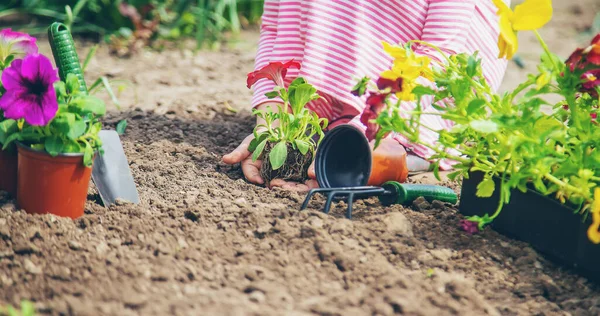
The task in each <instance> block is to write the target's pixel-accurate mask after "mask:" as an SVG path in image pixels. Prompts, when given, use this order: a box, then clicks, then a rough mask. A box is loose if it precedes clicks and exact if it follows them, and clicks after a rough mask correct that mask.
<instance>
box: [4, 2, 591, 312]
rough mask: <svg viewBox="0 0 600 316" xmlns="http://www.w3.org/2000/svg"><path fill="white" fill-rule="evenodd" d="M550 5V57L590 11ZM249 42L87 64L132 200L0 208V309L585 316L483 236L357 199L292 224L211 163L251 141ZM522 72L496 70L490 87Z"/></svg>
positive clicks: (568, 289)
mask: <svg viewBox="0 0 600 316" xmlns="http://www.w3.org/2000/svg"><path fill="white" fill-rule="evenodd" d="M554 2H555V6H556V7H557V8H556V18H555V20H554V22H553V24H551V25H550V26H549V27H548V28H546V29H545V30H544V32H543V33H544V34H547V38H549V39H550V41H549V42H550V45H551V47H554V48H557V49H558V50H559V52H560V53H561V56H564V55H565V54H568V50H570V48H574V47H575V46H576V45H577V44H578V43H577V42H576V41H575V39H576V37H575V34H576V32H577V31H581V30H582V29H583V28H584V27H585V26H586V25H589V24H590V23H591V21H592V19H593V15H592V14H593V13H594V12H596V11H598V8H599V3H598V2H597V1H596V2H592V1H570V2H569V1H562V0H561V1H560V2H559V1H554ZM567 3H568V4H567ZM573 23H574V24H573ZM528 36H529V35H525V36H524V39H522V45H521V52H523V53H522V56H523V58H524V60H525V61H526V63H527V65H526V67H527V69H534V67H535V55H534V54H532V56H533V57H530V56H529V55H528V54H529V53H531V52H532V51H535V50H534V49H533V48H530V47H532V45H533V44H532V43H531V38H529V37H528ZM256 39H257V38H256V33H255V32H254V33H252V32H251V33H248V34H245V35H244V41H241V42H239V43H238V44H236V45H235V47H233V48H228V49H223V50H222V51H218V52H201V53H198V54H192V53H191V52H190V51H188V50H185V49H183V50H173V49H170V50H167V51H164V52H160V53H159V52H142V53H141V54H139V55H138V56H136V57H134V58H131V59H116V58H112V57H110V56H109V55H108V54H107V52H106V50H105V48H101V49H100V50H99V55H98V56H97V58H95V59H94V60H93V61H92V63H91V64H90V68H89V71H88V73H87V74H86V76H87V78H88V80H91V79H92V78H94V77H95V76H98V75H106V76H109V77H110V78H115V79H125V80H128V81H129V84H130V86H129V87H128V88H127V89H125V90H124V91H123V92H122V93H121V96H120V98H121V101H122V105H121V106H122V108H121V109H120V110H119V109H113V110H111V114H110V115H109V117H108V118H107V120H106V126H107V128H114V127H115V126H116V124H117V123H118V122H119V121H120V120H122V119H127V121H128V124H129V126H128V128H127V130H126V133H125V135H123V137H122V138H123V144H124V147H125V152H126V153H127V156H128V159H129V162H130V166H131V169H132V171H133V175H134V178H135V180H136V183H137V185H138V190H139V192H140V197H141V201H142V202H141V204H139V205H130V204H127V203H119V205H116V206H113V207H110V208H104V207H102V206H101V205H100V198H99V196H98V194H97V192H96V191H95V188H94V187H93V185H92V186H90V193H89V199H88V203H87V206H86V214H85V215H84V216H83V217H81V218H80V219H77V220H70V219H66V218H57V217H54V216H51V215H44V216H39V215H28V214H26V213H24V212H23V211H20V210H18V209H17V207H16V206H15V204H14V203H15V202H14V201H13V200H11V199H9V198H8V196H7V195H5V194H4V195H2V193H0V304H13V305H18V304H19V303H20V301H21V300H31V301H33V302H34V304H35V306H36V308H37V310H38V311H39V313H41V314H52V315H171V314H172V315H216V314H219V315H309V314H318V315H392V314H406V315H599V314H600V289H599V288H598V287H597V286H595V285H593V284H592V283H590V282H589V281H587V280H586V279H585V278H582V277H579V276H577V275H576V274H574V273H572V272H571V271H567V270H564V269H562V268H561V267H559V266H556V265H554V264H552V263H551V262H549V261H547V260H546V259H545V258H544V257H543V256H542V255H540V254H538V253H537V252H536V251H535V250H533V249H532V248H530V247H529V246H527V245H526V244H524V243H520V242H516V241H513V240H511V239H508V238H506V237H503V236H502V235H499V234H498V233H496V232H494V231H493V230H492V229H489V228H488V229H486V230H485V231H484V232H483V233H481V234H478V235H475V236H470V235H467V234H466V233H464V232H462V231H460V230H459V229H458V221H459V220H460V219H461V216H460V215H459V214H458V213H457V211H456V209H455V208H453V207H450V206H447V205H443V204H441V203H437V202H434V203H432V204H430V203H427V202H424V201H418V202H417V203H415V204H414V205H413V206H411V207H401V206H392V207H382V206H381V205H380V204H379V203H378V202H377V200H376V199H370V200H364V201H358V202H357V203H356V207H355V216H354V218H353V220H348V219H345V218H344V217H343V210H344V206H345V205H344V203H343V202H342V203H340V204H339V205H337V206H336V208H335V209H334V211H333V212H332V215H324V214H323V213H321V212H319V211H318V210H319V208H321V207H322V203H323V199H322V198H317V199H316V200H315V201H314V202H312V203H311V204H310V206H311V207H310V208H311V209H310V210H307V211H299V208H300V204H301V202H302V200H303V198H304V195H303V194H300V193H296V192H287V191H281V190H269V189H266V188H262V187H258V186H254V185H251V184H248V183H246V182H245V180H244V179H243V177H242V174H241V170H240V168H239V166H233V167H231V166H227V165H225V164H223V163H222V162H221V156H222V155H223V154H224V153H227V152H228V151H230V150H231V149H233V148H234V147H235V146H236V145H237V144H238V143H239V142H240V141H241V140H242V139H243V138H244V137H245V136H246V135H247V134H248V133H250V131H251V130H252V118H251V116H250V114H249V112H248V111H247V110H244V108H247V106H248V104H249V100H250V92H249V91H248V90H247V89H246V87H245V78H244V76H245V73H246V72H248V71H250V70H251V69H252V63H253V57H254V56H253V55H254V50H255V42H256ZM563 39H564V40H563ZM564 47H569V49H566V48H564ZM44 49H45V50H46V51H48V50H47V47H45V48H44ZM85 50H86V49H85V48H82V51H83V52H85ZM564 57H566V56H564ZM527 69H526V70H527ZM525 73H526V71H525V70H519V69H517V68H516V67H515V66H514V65H511V66H510V70H509V74H508V75H507V85H506V86H505V87H510V85H511V84H514V82H515V80H520V79H521V78H523V77H524V75H525ZM238 110H239V111H238ZM40 176H42V175H40ZM415 181H420V182H429V181H431V176H430V175H426V176H425V177H421V178H420V179H418V180H415ZM452 186H453V188H455V189H457V190H459V187H458V186H457V185H452Z"/></svg>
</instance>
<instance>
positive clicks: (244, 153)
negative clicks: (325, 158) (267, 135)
mask: <svg viewBox="0 0 600 316" xmlns="http://www.w3.org/2000/svg"><path fill="white" fill-rule="evenodd" d="M277 105H278V104H277V103H265V104H263V105H261V106H259V107H258V109H259V110H264V109H266V108H267V107H269V106H275V107H276V106H277ZM263 123H264V121H262V119H260V118H257V121H256V124H257V125H259V124H263ZM275 124H277V122H275ZM253 139H254V135H253V134H250V135H248V136H247V137H246V138H244V140H243V141H242V143H241V144H240V145H239V146H238V147H237V148H236V149H234V150H233V151H232V152H231V153H229V154H227V155H225V156H223V162H224V163H226V164H228V165H234V164H236V163H241V165H242V172H243V173H244V177H246V180H248V181H249V182H251V183H254V184H264V183H265V180H264V179H263V178H262V177H261V176H260V168H261V166H262V161H261V160H257V161H255V162H253V161H252V153H251V152H250V151H248V146H249V145H250V142H251V141H252V140H253ZM308 177H309V178H310V179H309V180H308V181H306V182H305V183H298V182H290V181H284V180H281V179H273V180H271V182H270V183H267V186H268V187H270V188H273V187H280V188H282V189H285V190H294V191H308V190H310V189H312V188H317V187H318V186H319V185H318V184H317V181H316V180H315V179H316V176H315V166H314V162H313V163H312V164H311V165H310V167H309V169H308Z"/></svg>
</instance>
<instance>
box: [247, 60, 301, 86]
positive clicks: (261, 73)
mask: <svg viewBox="0 0 600 316" xmlns="http://www.w3.org/2000/svg"><path fill="white" fill-rule="evenodd" d="M292 67H294V68H297V69H300V63H299V62H297V61H294V60H293V59H292V60H290V61H288V62H286V63H281V62H271V63H269V64H268V65H266V66H264V67H263V68H261V69H259V70H256V71H253V72H251V73H249V74H248V80H247V81H246V84H247V86H248V89H250V88H251V87H252V86H253V85H254V84H255V83H256V82H257V81H258V80H260V79H269V80H272V81H273V82H275V84H276V85H278V86H280V87H284V82H283V79H285V75H286V74H287V71H288V69H289V68H292Z"/></svg>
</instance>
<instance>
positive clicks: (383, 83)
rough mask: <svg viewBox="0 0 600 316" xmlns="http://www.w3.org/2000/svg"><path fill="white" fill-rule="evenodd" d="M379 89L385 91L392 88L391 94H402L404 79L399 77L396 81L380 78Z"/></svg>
mask: <svg viewBox="0 0 600 316" xmlns="http://www.w3.org/2000/svg"><path fill="white" fill-rule="evenodd" d="M377 88H379V90H385V89H387V88H390V89H391V91H390V93H396V92H401V91H402V77H398V79H396V80H392V79H386V78H379V79H378V80H377Z"/></svg>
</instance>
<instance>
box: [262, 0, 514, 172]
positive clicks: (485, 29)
mask: <svg viewBox="0 0 600 316" xmlns="http://www.w3.org/2000/svg"><path fill="white" fill-rule="evenodd" d="M504 1H505V2H507V4H509V5H510V0H504ZM496 12H497V8H496V6H495V5H494V4H493V2H492V0H265V3H264V13H263V16H262V25H261V35H260V41H259V45H258V52H257V55H256V61H255V69H260V68H262V67H264V66H265V65H267V64H268V63H269V62H274V61H281V62H285V61H288V60H290V59H292V58H293V59H295V60H296V61H299V62H300V63H301V65H302V67H301V69H300V70H296V69H290V70H289V71H288V75H287V77H288V78H289V79H288V82H287V83H289V80H291V79H293V78H295V77H297V76H302V77H304V78H305V79H306V80H307V81H308V82H309V83H311V84H312V85H314V86H315V87H316V88H317V89H318V90H319V91H320V93H321V94H322V95H323V96H324V98H323V99H320V100H317V101H315V102H313V103H311V104H310V105H309V108H310V109H312V110H314V111H315V112H316V113H317V114H318V115H319V116H320V117H325V118H327V119H329V120H335V119H338V118H340V117H350V118H352V117H353V118H354V119H352V121H351V122H350V124H353V125H355V126H357V127H359V128H361V129H363V130H364V129H365V128H366V127H365V126H364V125H362V124H361V123H360V120H359V118H360V114H361V113H362V112H363V110H364V108H365V99H364V97H362V98H360V97H356V96H353V95H352V94H351V93H350V91H351V90H352V87H353V86H354V85H355V84H356V83H357V82H358V80H359V79H360V78H362V77H364V76H369V77H371V78H373V79H376V78H378V77H379V74H380V73H381V72H382V71H384V70H386V69H389V67H390V66H391V63H392V59H391V57H390V56H388V55H387V54H386V53H385V52H384V51H383V47H382V41H386V42H388V43H392V44H398V43H400V44H402V43H405V42H407V41H409V40H414V39H419V40H423V41H427V42H429V43H432V44H434V45H436V46H437V47H439V48H441V49H442V50H443V51H444V52H447V53H449V54H452V53H462V52H467V53H474V52H475V51H479V56H480V57H481V58H482V67H483V72H484V75H485V77H486V79H487V80H488V82H489V84H490V85H491V87H492V88H493V89H494V90H497V89H498V88H499V86H500V83H501V81H502V79H503V77H504V73H505V71H506V66H507V61H506V60H504V59H498V57H497V56H498V54H499V50H498V45H497V42H498V34H499V24H498V17H497V15H496ZM416 53H418V54H422V55H427V56H430V57H432V58H435V59H438V60H439V57H436V53H435V52H434V51H432V50H431V49H429V48H427V47H419V48H417V50H416ZM273 88H274V84H273V82H271V81H268V80H260V81H258V82H257V83H256V85H255V86H254V96H253V99H252V106H253V107H255V106H258V105H260V104H262V103H264V102H267V101H269V100H268V99H267V98H266V97H265V93H267V92H269V91H272V90H273ZM431 101H432V99H429V100H423V102H424V104H423V108H424V109H426V110H427V111H428V112H431V111H435V109H434V108H433V107H431ZM403 107H406V109H408V110H411V109H412V108H413V107H414V104H411V103H403ZM422 120H423V124H425V125H427V126H429V127H432V128H434V129H436V130H441V129H447V128H450V127H451V123H450V122H448V121H445V120H442V119H441V118H439V117H438V116H422ZM420 135H421V138H422V140H423V141H425V142H429V143H432V144H433V143H435V142H436V141H437V133H435V132H432V131H430V130H427V129H423V130H422V131H421V134H420ZM391 137H394V138H395V139H397V140H398V141H399V142H400V143H402V145H404V146H405V147H406V148H408V149H410V150H411V151H412V152H413V153H414V154H416V155H418V156H420V157H423V158H428V157H429V156H431V155H432V154H433V152H431V151H430V150H428V149H427V148H426V147H424V146H416V145H413V144H410V143H409V142H408V141H407V140H406V139H404V138H403V137H401V136H399V135H391ZM440 166H441V167H442V168H443V169H449V168H450V166H451V162H442V163H441V165H440Z"/></svg>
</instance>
